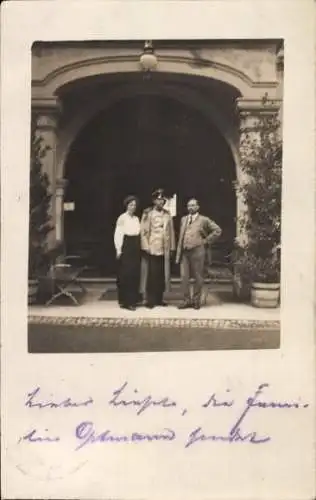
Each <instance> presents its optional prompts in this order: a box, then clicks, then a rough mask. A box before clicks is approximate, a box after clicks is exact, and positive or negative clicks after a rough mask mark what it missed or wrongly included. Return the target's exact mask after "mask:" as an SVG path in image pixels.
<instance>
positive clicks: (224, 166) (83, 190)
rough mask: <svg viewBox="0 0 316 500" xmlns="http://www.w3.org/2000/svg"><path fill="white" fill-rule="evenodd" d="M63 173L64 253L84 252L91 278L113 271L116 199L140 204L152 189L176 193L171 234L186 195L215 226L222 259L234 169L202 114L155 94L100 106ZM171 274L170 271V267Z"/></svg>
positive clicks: (227, 243)
mask: <svg viewBox="0 0 316 500" xmlns="http://www.w3.org/2000/svg"><path fill="white" fill-rule="evenodd" d="M64 176H65V178H66V179H67V181H68V183H67V189H66V193H65V202H74V204H75V210H74V211H70V212H65V220H64V238H65V243H66V246H67V252H70V253H85V254H86V259H87V264H90V265H91V266H94V267H95V273H96V274H97V275H98V276H113V275H114V274H115V264H116V263H115V254H114V247H113V229H114V225H115V221H116V218H117V217H118V215H119V214H120V213H121V211H122V200H123V199H124V197H125V196H126V195H128V194H135V195H137V196H138V198H139V201H140V207H139V209H140V213H141V210H142V209H144V208H146V207H147V206H148V204H149V203H150V196H151V192H152V190H153V189H155V188H157V187H163V188H164V189H165V190H166V192H167V194H169V195H173V194H177V199H178V203H177V216H176V217H175V219H174V222H175V228H176V232H177V231H178V227H179V220H180V217H181V216H182V215H183V214H184V211H185V204H186V201H187V199H188V198H189V197H192V196H193V197H197V198H198V199H199V201H200V204H201V212H203V213H204V214H205V215H208V216H210V217H212V218H214V220H215V221H216V222H218V223H219V225H220V226H221V227H222V229H223V236H222V238H221V240H220V241H219V242H218V245H217V248H215V249H214V251H213V258H214V261H215V262H216V261H218V262H224V261H225V256H226V255H227V254H228V253H229V251H230V250H231V248H232V244H233V241H234V238H235V232H236V197H235V191H234V181H235V176H236V167H235V163H234V159H233V156H232V152H231V149H230V147H229V146H228V144H227V142H226V141H225V139H224V138H223V136H222V135H221V133H220V132H219V131H218V129H217V127H216V126H215V125H214V124H212V123H211V122H210V121H209V120H208V119H207V118H206V117H205V116H203V114H201V113H199V112H198V111H196V110H194V109H192V108H191V107H188V106H186V105H185V104H184V103H182V102H179V101H177V100H175V99H172V98H170V97H168V96H164V95H163V94H161V95H156V94H154V95H150V94H149V95H141V94H139V95H135V96H128V97H127V98H125V99H121V100H120V101H118V102H115V103H114V104H113V105H112V106H111V107H108V108H107V109H106V110H104V111H101V112H100V113H99V114H98V115H97V116H95V117H94V118H93V119H92V120H90V122H89V123H88V124H87V125H86V126H85V127H84V128H83V129H82V130H81V131H80V133H79V134H78V136H77V138H76V140H75V141H74V142H73V143H72V146H71V149H70V151H69V154H68V157H67V160H66V163H65V171H64ZM173 272H174V273H177V272H178V270H177V269H176V268H175V269H174V270H173Z"/></svg>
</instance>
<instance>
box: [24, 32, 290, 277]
mask: <svg viewBox="0 0 316 500" xmlns="http://www.w3.org/2000/svg"><path fill="white" fill-rule="evenodd" d="M143 47H144V42H128V43H127V42H121V43H114V42H58V43H57V42H54V43H46V42H43V43H37V44H35V45H34V46H33V50H32V113H33V114H34V115H36V118H37V127H38V131H39V133H40V134H41V135H42V136H43V138H44V140H45V142H46V143H47V144H48V145H49V146H50V147H51V149H50V151H49V152H48V154H47V155H46V157H45V158H44V159H43V162H44V169H45V171H46V172H47V174H48V177H49V180H50V186H51V191H52V194H53V199H52V207H51V210H52V220H53V224H54V231H53V232H52V234H51V243H52V244H53V243H54V242H56V241H62V242H64V243H65V246H66V250H67V252H68V253H69V252H70V253H80V254H83V255H86V259H87V263H88V264H90V265H93V266H94V267H95V272H96V274H99V275H103V276H107V275H112V274H113V272H114V267H115V256H114V249H113V242H112V232H113V227H114V224H115V220H116V217H117V216H118V215H119V213H120V212H121V210H122V200H123V198H124V196H126V195H127V194H135V195H137V196H138V197H139V199H140V208H145V207H146V205H147V204H148V203H149V202H150V193H151V192H152V190H153V189H155V188H157V187H163V188H165V189H166V191H167V192H169V193H170V196H172V195H174V194H176V196H177V215H176V217H175V225H176V229H177V227H178V221H179V218H180V217H181V215H183V211H184V208H185V201H186V199H187V198H188V197H190V196H194V197H197V198H198V199H199V201H200V203H201V209H202V210H203V212H205V213H206V215H209V216H210V217H213V218H214V220H216V221H217V222H218V223H219V224H220V225H221V227H222V228H223V237H222V240H221V241H220V242H219V243H218V248H217V254H216V255H215V258H216V259H218V261H222V262H223V261H224V260H225V258H226V257H225V256H227V255H228V254H229V251H230V250H231V247H232V243H233V241H234V239H235V237H236V236H239V237H241V236H242V235H241V229H240V227H239V225H238V216H239V215H240V214H241V213H242V211H244V210H245V209H246V207H245V206H244V205H243V202H242V200H240V199H238V197H237V196H236V193H235V190H234V183H235V181H236V180H239V179H240V177H241V172H240V167H239V164H240V159H239V141H240V130H241V127H242V126H243V124H245V122H247V121H248V120H249V121H251V117H252V115H253V114H254V113H257V112H260V110H261V109H262V98H263V96H265V95H266V96H268V105H267V106H266V107H265V111H266V110H267V109H269V110H270V111H271V112H277V111H278V109H279V107H280V104H281V103H282V98H283V49H282V44H281V43H280V41H275V40H257V41H250V40H249V41H245V40H240V41H218V42H215V41H208V42H207V41H203V42H202V41H199V42H197V41H195V42H192V41H188V42H186V41H181V42H166V41H160V42H159V41H156V42H154V48H155V55H156V58H157V67H156V69H155V70H154V71H153V72H151V73H150V74H147V73H144V71H142V68H141V65H140V56H141V54H142V52H143ZM105 256H107V257H106V258H105Z"/></svg>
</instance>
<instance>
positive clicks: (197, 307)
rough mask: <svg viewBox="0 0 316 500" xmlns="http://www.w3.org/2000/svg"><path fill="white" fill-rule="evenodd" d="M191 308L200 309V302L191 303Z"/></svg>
mask: <svg viewBox="0 0 316 500" xmlns="http://www.w3.org/2000/svg"><path fill="white" fill-rule="evenodd" d="M193 309H201V306H200V304H193Z"/></svg>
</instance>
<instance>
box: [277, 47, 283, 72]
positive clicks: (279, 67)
mask: <svg viewBox="0 0 316 500" xmlns="http://www.w3.org/2000/svg"><path fill="white" fill-rule="evenodd" d="M276 65H277V70H278V71H280V72H283V71H284V49H283V47H282V48H281V49H280V50H279V52H278V53H277V60H276Z"/></svg>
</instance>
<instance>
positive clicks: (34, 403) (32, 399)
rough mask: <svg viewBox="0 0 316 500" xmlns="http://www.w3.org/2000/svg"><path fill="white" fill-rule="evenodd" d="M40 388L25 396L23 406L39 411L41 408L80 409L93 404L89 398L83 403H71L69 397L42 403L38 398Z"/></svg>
mask: <svg viewBox="0 0 316 500" xmlns="http://www.w3.org/2000/svg"><path fill="white" fill-rule="evenodd" d="M40 390H41V388H40V387H37V388H36V389H34V390H33V391H31V392H29V393H28V394H27V399H26V402H25V406H26V407H28V408H39V409H40V410H41V409H43V408H80V407H84V406H89V405H91V404H93V399H92V397H91V396H90V397H89V398H88V399H85V400H83V401H79V402H78V401H77V402H76V401H73V400H72V399H71V397H67V398H66V399H63V400H62V401H59V402H56V401H42V400H41V399H40V398H39V396H40Z"/></svg>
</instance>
